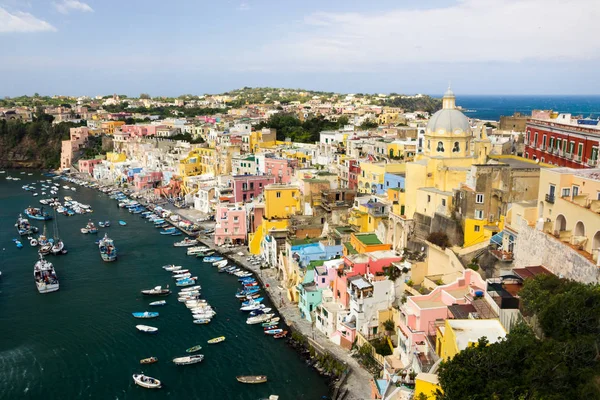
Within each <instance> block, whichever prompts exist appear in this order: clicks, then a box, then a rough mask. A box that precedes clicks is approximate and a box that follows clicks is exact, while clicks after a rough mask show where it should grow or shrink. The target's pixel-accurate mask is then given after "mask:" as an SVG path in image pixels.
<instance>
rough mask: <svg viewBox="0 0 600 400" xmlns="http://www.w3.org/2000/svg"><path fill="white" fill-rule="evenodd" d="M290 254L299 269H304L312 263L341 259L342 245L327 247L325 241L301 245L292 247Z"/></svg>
mask: <svg viewBox="0 0 600 400" xmlns="http://www.w3.org/2000/svg"><path fill="white" fill-rule="evenodd" d="M290 253H291V256H292V258H293V259H294V260H295V261H296V262H297V263H298V265H299V266H300V267H302V268H306V267H307V266H308V265H309V264H310V263H311V262H312V261H321V260H330V259H332V258H335V257H341V256H342V245H341V244H340V245H329V244H327V242H325V241H317V242H312V243H301V244H296V245H292V246H291V248H290Z"/></svg>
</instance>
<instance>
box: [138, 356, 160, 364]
mask: <svg viewBox="0 0 600 400" xmlns="http://www.w3.org/2000/svg"><path fill="white" fill-rule="evenodd" d="M155 362H158V358H156V357H148V358H143V359H141V360H140V364H154V363H155Z"/></svg>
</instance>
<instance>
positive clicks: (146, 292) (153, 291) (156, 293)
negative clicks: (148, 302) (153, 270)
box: [142, 286, 171, 296]
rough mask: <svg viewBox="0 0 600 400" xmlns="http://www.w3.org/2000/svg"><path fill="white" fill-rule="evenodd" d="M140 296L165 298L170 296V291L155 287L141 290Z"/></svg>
mask: <svg viewBox="0 0 600 400" xmlns="http://www.w3.org/2000/svg"><path fill="white" fill-rule="evenodd" d="M142 294H143V295H145V296H167V295H169V294H171V291H170V290H169V289H168V288H167V289H163V288H162V287H160V286H156V287H154V289H146V290H142Z"/></svg>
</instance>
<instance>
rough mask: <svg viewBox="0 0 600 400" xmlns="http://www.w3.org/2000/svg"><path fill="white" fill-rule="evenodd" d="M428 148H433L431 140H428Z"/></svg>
mask: <svg viewBox="0 0 600 400" xmlns="http://www.w3.org/2000/svg"><path fill="white" fill-rule="evenodd" d="M427 150H431V140H428V141H427Z"/></svg>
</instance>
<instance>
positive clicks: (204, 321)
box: [194, 318, 211, 325]
mask: <svg viewBox="0 0 600 400" xmlns="http://www.w3.org/2000/svg"><path fill="white" fill-rule="evenodd" d="M210 321H211V319H210V318H201V319H195V320H194V323H195V324H197V325H204V324H208V323H209V322H210Z"/></svg>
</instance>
